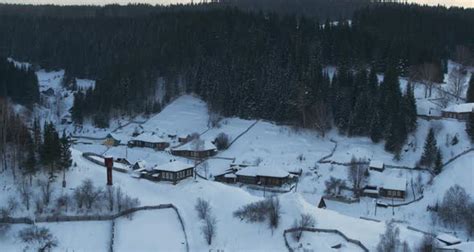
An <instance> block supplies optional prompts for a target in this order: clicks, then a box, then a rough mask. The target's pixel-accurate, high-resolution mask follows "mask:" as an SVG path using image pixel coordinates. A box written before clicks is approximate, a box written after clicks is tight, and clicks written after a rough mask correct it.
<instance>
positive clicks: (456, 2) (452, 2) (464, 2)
mask: <svg viewBox="0 0 474 252" xmlns="http://www.w3.org/2000/svg"><path fill="white" fill-rule="evenodd" d="M58 2H59V1H58V0H0V3H23V4H31V3H34V4H45V3H49V4H51V3H54V4H58ZM60 2H61V4H110V3H120V4H127V3H130V2H133V3H149V4H170V3H187V2H191V0H62V1H60ZM195 2H199V0H195ZM408 2H418V3H423V4H431V5H437V4H443V5H448V6H464V7H470V8H474V0H408Z"/></svg>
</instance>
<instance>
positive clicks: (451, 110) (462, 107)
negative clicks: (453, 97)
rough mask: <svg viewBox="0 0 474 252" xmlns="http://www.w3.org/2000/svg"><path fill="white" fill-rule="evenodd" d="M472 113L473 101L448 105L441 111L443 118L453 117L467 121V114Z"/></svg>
mask: <svg viewBox="0 0 474 252" xmlns="http://www.w3.org/2000/svg"><path fill="white" fill-rule="evenodd" d="M473 113H474V102H471V103H461V104H454V105H451V106H448V107H447V108H445V109H443V110H442V111H441V116H442V117H444V118H454V119H457V120H461V121H467V120H468V119H469V115H470V114H473Z"/></svg>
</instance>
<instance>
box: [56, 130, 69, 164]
mask: <svg viewBox="0 0 474 252" xmlns="http://www.w3.org/2000/svg"><path fill="white" fill-rule="evenodd" d="M60 144H61V146H60V148H61V152H60V156H59V162H58V164H59V168H60V169H67V168H69V167H70V166H71V164H72V158H71V150H70V147H71V142H70V140H69V138H68V137H67V136H66V132H65V131H63V135H62V137H61V140H60Z"/></svg>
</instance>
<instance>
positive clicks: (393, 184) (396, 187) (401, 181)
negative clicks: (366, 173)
mask: <svg viewBox="0 0 474 252" xmlns="http://www.w3.org/2000/svg"><path fill="white" fill-rule="evenodd" d="M407 184H408V183H407V179H406V178H403V177H402V178H399V177H393V176H388V175H386V174H383V173H379V172H375V173H371V174H370V182H369V183H368V185H367V186H365V188H364V190H363V191H362V193H363V195H365V196H369V197H374V198H378V197H386V198H392V199H401V200H403V199H405V197H406V195H407Z"/></svg>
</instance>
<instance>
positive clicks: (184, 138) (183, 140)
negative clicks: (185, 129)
mask: <svg viewBox="0 0 474 252" xmlns="http://www.w3.org/2000/svg"><path fill="white" fill-rule="evenodd" d="M189 140H191V135H189V134H188V135H179V136H178V142H180V143H187V142H189Z"/></svg>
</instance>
